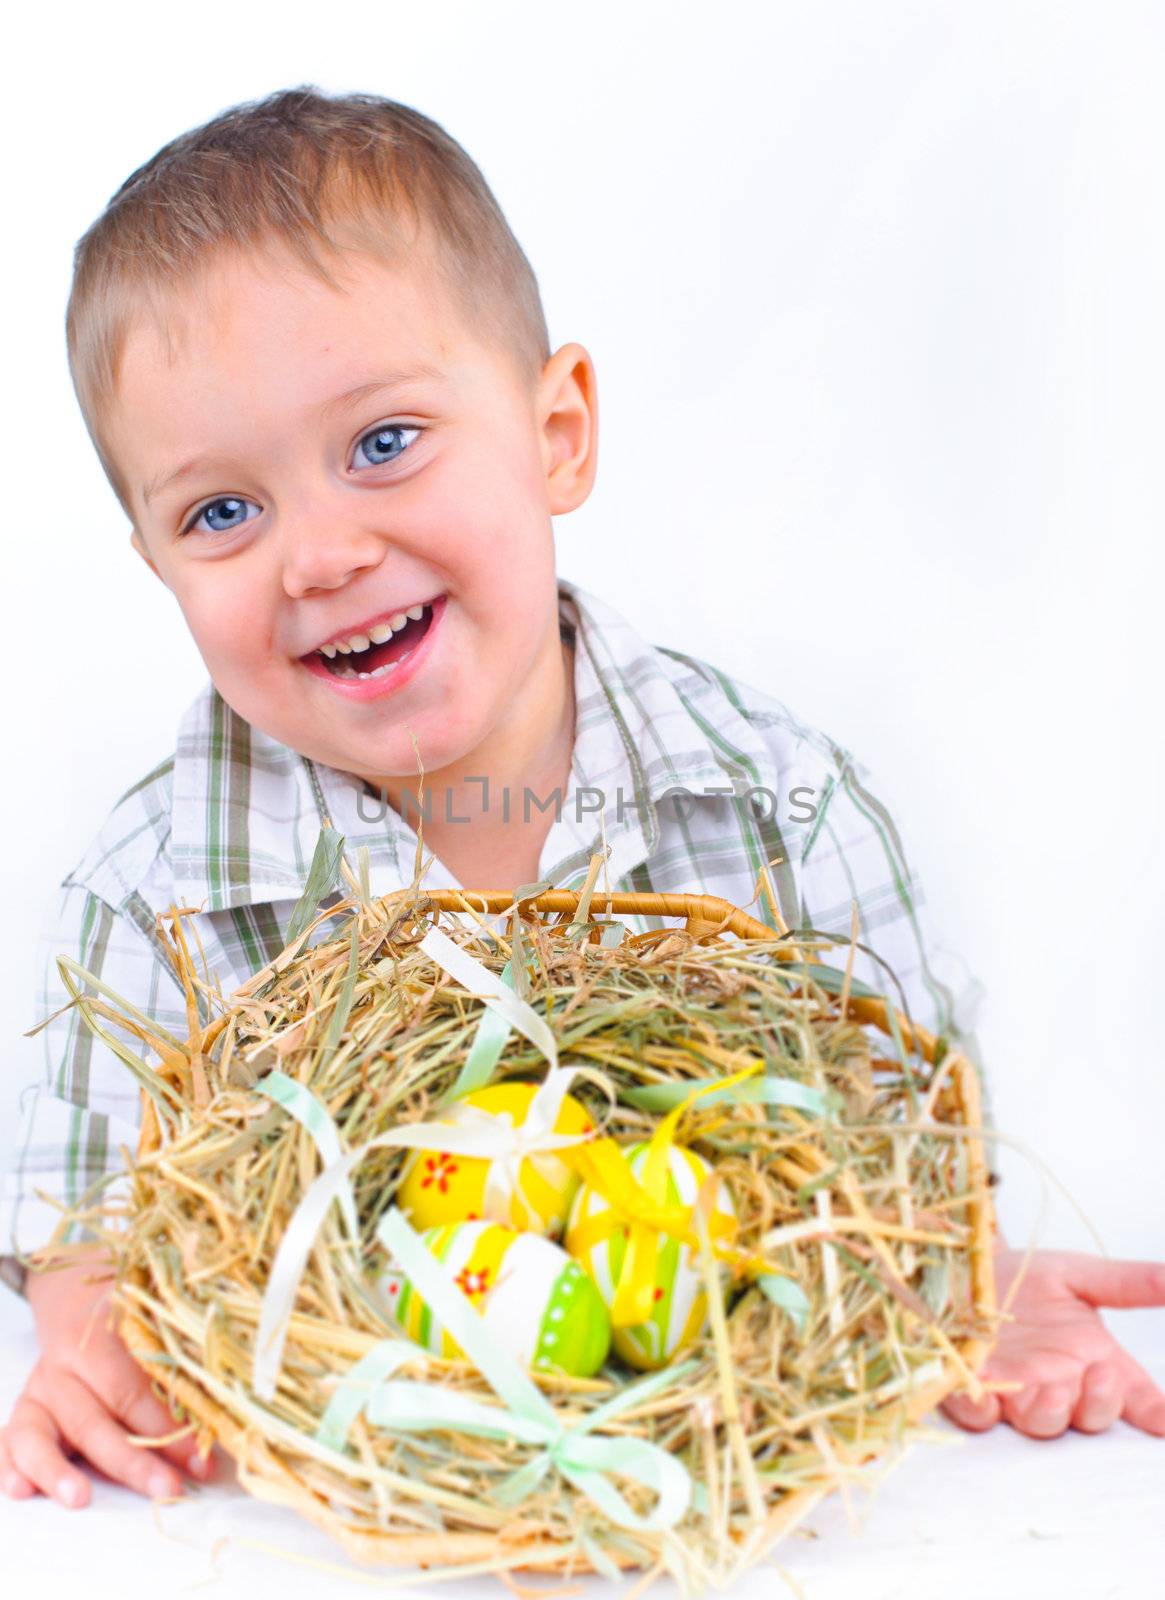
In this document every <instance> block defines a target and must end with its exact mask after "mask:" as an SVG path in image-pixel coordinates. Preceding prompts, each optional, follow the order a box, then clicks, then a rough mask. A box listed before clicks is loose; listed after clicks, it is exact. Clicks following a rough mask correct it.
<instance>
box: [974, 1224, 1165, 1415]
mask: <svg viewBox="0 0 1165 1600" xmlns="http://www.w3.org/2000/svg"><path fill="white" fill-rule="evenodd" d="M1023 1255H1024V1252H1023V1251H1022V1250H1012V1249H1011V1248H1010V1247H1009V1246H1007V1245H1004V1244H1002V1243H999V1244H997V1246H996V1250H995V1273H996V1283H997V1286H998V1292H999V1302H1000V1304H1001V1305H1002V1304H1003V1301H1004V1298H1005V1296H1006V1294H1007V1290H1008V1288H1009V1286H1010V1284H1011V1283H1012V1281H1013V1280H1014V1278H1015V1275H1016V1273H1017V1272H1018V1271H1019V1267H1020V1263H1021V1262H1022V1260H1023ZM1162 1305H1165V1264H1163V1263H1159V1262H1152V1261H1110V1260H1108V1259H1107V1258H1106V1257H1104V1256H1091V1255H1085V1254H1078V1253H1076V1252H1074V1251H1067V1250H1035V1251H1033V1252H1032V1256H1031V1260H1030V1261H1029V1263H1028V1268H1027V1271H1026V1272H1025V1273H1024V1275H1023V1278H1022V1279H1021V1281H1020V1284H1019V1287H1018V1289H1017V1290H1016V1293H1015V1297H1014V1299H1013V1300H1012V1302H1011V1305H1010V1306H1009V1307H1008V1310H1009V1313H1010V1315H1011V1316H1012V1317H1014V1319H1015V1320H1014V1321H1011V1322H1004V1323H1002V1324H1001V1325H1000V1331H999V1339H998V1342H997V1343H996V1346H995V1349H994V1350H993V1351H992V1353H991V1355H990V1357H989V1358H988V1360H987V1361H986V1363H985V1364H984V1366H983V1368H982V1370H981V1372H980V1373H979V1376H980V1377H981V1378H985V1379H996V1380H999V1381H1007V1382H1016V1381H1017V1382H1019V1383H1020V1384H1021V1385H1022V1387H1021V1388H1019V1389H1014V1390H1010V1391H1009V1392H1007V1393H1006V1394H988V1395H985V1396H984V1397H983V1399H982V1400H980V1401H978V1402H976V1401H974V1400H972V1399H971V1398H970V1396H969V1395H966V1394H961V1395H960V1394H952V1395H948V1396H947V1398H946V1399H945V1400H944V1401H943V1402H942V1410H943V1412H944V1413H945V1414H946V1415H947V1416H948V1417H950V1419H951V1421H952V1422H957V1423H958V1425H959V1426H960V1427H961V1428H969V1429H971V1430H972V1431H974V1432H981V1431H982V1430H984V1429H986V1428H991V1427H994V1425H995V1424H996V1423H997V1422H998V1421H999V1420H1000V1418H1002V1419H1003V1420H1004V1421H1005V1422H1009V1423H1010V1424H1011V1426H1012V1427H1013V1428H1017V1429H1018V1430H1019V1431H1020V1432H1021V1433H1026V1434H1028V1435H1030V1436H1031V1438H1033V1439H1052V1438H1055V1436H1056V1435H1057V1434H1061V1433H1063V1432H1064V1430H1065V1429H1066V1428H1067V1427H1068V1426H1069V1425H1071V1426H1072V1427H1073V1428H1077V1429H1079V1431H1080V1432H1081V1433H1100V1432H1102V1431H1103V1430H1104V1429H1105V1428H1107V1427H1109V1426H1110V1425H1111V1424H1112V1423H1113V1422H1115V1421H1116V1419H1117V1418H1118V1417H1123V1418H1124V1420H1125V1421H1126V1422H1129V1423H1131V1424H1132V1425H1133V1427H1135V1428H1143V1429H1144V1430H1145V1432H1146V1433H1155V1434H1161V1435H1165V1394H1163V1393H1162V1391H1161V1390H1160V1389H1159V1388H1158V1387H1157V1385H1156V1384H1155V1383H1154V1382H1153V1380H1152V1378H1150V1376H1149V1374H1148V1373H1147V1372H1146V1371H1145V1369H1144V1368H1143V1367H1142V1366H1140V1365H1138V1363H1137V1362H1136V1361H1134V1360H1133V1358H1132V1356H1131V1355H1129V1353H1128V1351H1127V1350H1123V1349H1122V1348H1121V1346H1120V1345H1119V1344H1118V1343H1117V1341H1116V1339H1115V1338H1114V1337H1113V1335H1112V1334H1111V1333H1110V1332H1109V1331H1108V1329H1107V1328H1106V1327H1105V1325H1104V1323H1103V1322H1102V1321H1101V1317H1100V1312H1099V1311H1098V1310H1097V1307H1098V1306H1120V1307H1125V1308H1128V1307H1132V1306H1162Z"/></svg>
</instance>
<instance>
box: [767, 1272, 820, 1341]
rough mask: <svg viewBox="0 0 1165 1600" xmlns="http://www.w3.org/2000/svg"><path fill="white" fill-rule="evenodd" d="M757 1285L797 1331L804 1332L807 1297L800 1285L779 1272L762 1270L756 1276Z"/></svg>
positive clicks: (807, 1306)
mask: <svg viewBox="0 0 1165 1600" xmlns="http://www.w3.org/2000/svg"><path fill="white" fill-rule="evenodd" d="M756 1284H757V1287H758V1288H760V1289H761V1290H762V1291H763V1292H764V1294H766V1295H767V1296H768V1298H769V1299H770V1300H771V1301H772V1302H773V1304H774V1305H775V1306H780V1308H781V1310H782V1311H783V1312H785V1314H786V1315H787V1316H788V1317H789V1318H790V1319H791V1321H792V1323H793V1326H794V1327H795V1328H796V1330H797V1332H798V1333H799V1334H800V1333H804V1332H805V1319H806V1318H807V1317H808V1315H809V1309H810V1308H809V1297H808V1295H807V1294H806V1293H805V1291H804V1289H802V1287H801V1285H800V1284H799V1283H797V1282H796V1281H795V1280H794V1279H792V1278H786V1277H784V1276H783V1275H782V1274H781V1273H779V1272H762V1273H761V1274H760V1275H759V1276H758V1277H757V1278H756Z"/></svg>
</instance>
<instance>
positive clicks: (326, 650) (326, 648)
mask: <svg viewBox="0 0 1165 1600" xmlns="http://www.w3.org/2000/svg"><path fill="white" fill-rule="evenodd" d="M335 653H336V647H335V645H334V644H322V645H320V654H321V655H322V656H327V658H328V660H329V661H330V660H331V659H332V657H333V656H334V655H335Z"/></svg>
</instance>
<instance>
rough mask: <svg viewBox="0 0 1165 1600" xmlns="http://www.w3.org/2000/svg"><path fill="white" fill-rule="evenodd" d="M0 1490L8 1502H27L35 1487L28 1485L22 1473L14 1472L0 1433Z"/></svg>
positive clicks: (5, 1444)
mask: <svg viewBox="0 0 1165 1600" xmlns="http://www.w3.org/2000/svg"><path fill="white" fill-rule="evenodd" d="M0 1490H2V1491H3V1492H4V1493H5V1494H6V1495H7V1496H8V1498H9V1499H10V1500H27V1499H28V1497H29V1495H30V1494H35V1493H36V1488H35V1486H34V1485H33V1484H31V1483H29V1481H28V1479H27V1478H26V1477H25V1476H24V1473H23V1472H18V1471H17V1470H16V1467H15V1466H14V1464H13V1461H12V1455H11V1452H10V1451H9V1449H8V1445H7V1443H6V1442H5V1439H4V1435H3V1434H2V1433H0Z"/></svg>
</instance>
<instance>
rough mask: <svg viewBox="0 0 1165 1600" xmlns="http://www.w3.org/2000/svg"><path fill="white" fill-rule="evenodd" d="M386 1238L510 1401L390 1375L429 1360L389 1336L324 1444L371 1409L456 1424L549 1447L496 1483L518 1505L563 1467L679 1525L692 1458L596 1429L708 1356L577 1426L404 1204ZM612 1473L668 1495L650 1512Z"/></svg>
mask: <svg viewBox="0 0 1165 1600" xmlns="http://www.w3.org/2000/svg"><path fill="white" fill-rule="evenodd" d="M377 1237H378V1238H379V1239H380V1241H381V1243H382V1244H383V1245H384V1246H385V1248H386V1249H388V1250H389V1251H390V1253H391V1254H392V1256H393V1257H394V1258H395V1260H396V1262H397V1264H398V1266H399V1268H400V1270H401V1271H402V1272H403V1273H404V1274H405V1275H406V1277H407V1278H408V1279H409V1281H410V1282H411V1283H412V1284H413V1285H414V1286H415V1287H416V1289H417V1291H418V1293H419V1294H420V1295H421V1296H422V1297H423V1298H424V1300H425V1301H426V1303H427V1304H428V1305H429V1307H430V1309H431V1310H432V1312H433V1314H434V1315H435V1316H436V1317H437V1319H438V1321H439V1322H440V1323H441V1325H442V1326H443V1327H444V1328H446V1329H447V1330H448V1331H449V1333H450V1334H451V1335H452V1337H453V1338H454V1339H456V1341H457V1343H458V1345H459V1346H460V1347H461V1349H462V1350H463V1351H464V1353H465V1354H466V1356H467V1357H468V1358H469V1359H470V1360H471V1361H472V1362H473V1364H474V1365H475V1366H476V1367H477V1368H478V1370H479V1371H480V1372H481V1373H482V1375H483V1376H484V1377H485V1378H486V1380H487V1381H488V1382H489V1384H490V1386H491V1387H492V1388H493V1389H494V1391H495V1393H496V1394H497V1395H498V1396H499V1398H500V1399H501V1400H502V1401H503V1403H504V1404H503V1406H491V1405H485V1404H484V1403H482V1402H481V1401H479V1400H475V1399H473V1397H472V1396H470V1395H464V1394H458V1393H456V1392H455V1391H454V1390H451V1389H445V1388H441V1387H439V1386H437V1385H434V1384H427V1383H414V1382H407V1381H395V1380H394V1381H389V1379H390V1378H391V1374H392V1372H394V1371H395V1370H396V1368H397V1367H399V1366H401V1365H402V1364H403V1363H404V1362H406V1361H414V1360H417V1359H421V1360H424V1359H427V1358H428V1357H427V1352H425V1351H423V1350H422V1349H420V1347H419V1346H417V1345H413V1344H410V1343H408V1342H407V1341H403V1340H386V1341H384V1342H383V1343H382V1344H379V1345H376V1346H374V1347H373V1349H372V1350H371V1351H369V1353H368V1355H366V1356H364V1357H363V1358H362V1359H361V1360H360V1361H359V1362H357V1364H356V1366H355V1367H353V1368H352V1370H351V1371H350V1372H349V1373H348V1374H347V1376H346V1377H345V1379H344V1381H343V1382H342V1383H341V1385H340V1387H339V1388H338V1389H337V1391H336V1393H335V1394H334V1395H333V1396H332V1399H331V1401H330V1402H329V1404H328V1408H327V1410H326V1411H325V1412H324V1415H323V1418H322V1420H321V1422H320V1426H319V1429H318V1431H317V1434H316V1438H317V1440H318V1441H319V1442H320V1443H321V1444H324V1445H327V1446H329V1447H331V1448H333V1449H342V1448H343V1446H344V1442H345V1440H346V1438H347V1434H348V1430H349V1428H350V1427H351V1425H352V1423H353V1421H354V1420H355V1418H356V1416H357V1414H358V1413H359V1412H360V1411H361V1410H363V1412H364V1415H365V1417H366V1418H367V1420H368V1421H369V1422H370V1423H372V1424H373V1425H374V1426H375V1427H380V1428H385V1429H387V1430H389V1431H391V1432H394V1433H395V1432H398V1431H399V1432H413V1433H427V1432H430V1431H432V1430H434V1429H437V1428H447V1429H450V1430H452V1431H455V1432H463V1433H477V1434H482V1435H484V1436H486V1437H487V1438H493V1439H519V1440H521V1441H522V1443H524V1444H534V1445H541V1446H542V1449H541V1451H540V1453H539V1454H538V1455H536V1456H534V1457H533V1458H532V1460H530V1461H528V1462H527V1463H526V1464H525V1466H523V1467H520V1468H519V1469H518V1471H517V1472H514V1473H511V1474H510V1476H509V1477H508V1478H506V1479H504V1480H503V1481H502V1482H501V1483H500V1484H499V1485H498V1486H497V1487H496V1488H495V1489H494V1491H493V1496H494V1498H495V1499H497V1500H501V1501H504V1502H505V1503H506V1504H511V1505H512V1504H516V1503H518V1502H519V1501H521V1500H524V1499H525V1498H526V1497H527V1495H529V1494H531V1493H532V1492H533V1491H534V1489H536V1488H537V1486H538V1484H539V1483H541V1481H542V1480H543V1478H544V1477H545V1476H546V1474H547V1473H548V1472H549V1471H551V1470H552V1469H553V1470H555V1471H557V1472H559V1473H561V1475H562V1476H563V1477H564V1478H566V1479H568V1480H569V1481H570V1482H571V1483H572V1484H574V1486H575V1488H576V1489H578V1491H579V1493H580V1494H584V1495H586V1496H587V1498H588V1499H589V1500H591V1501H592V1502H593V1503H594V1504H595V1505H596V1506H598V1508H599V1509H600V1510H601V1511H602V1512H604V1513H605V1515H606V1516H607V1517H609V1518H610V1520H611V1521H612V1522H614V1523H617V1524H618V1525H619V1526H621V1527H624V1528H632V1529H640V1530H661V1529H665V1528H671V1527H674V1526H675V1524H676V1523H677V1522H678V1521H679V1520H680V1518H681V1517H682V1516H683V1515H684V1513H685V1511H686V1510H687V1508H688V1506H689V1504H690V1503H691V1498H692V1481H691V1478H690V1476H689V1474H688V1471H687V1469H686V1468H685V1467H684V1465H683V1463H682V1462H681V1461H680V1460H678V1458H677V1457H675V1456H673V1455H671V1454H670V1453H669V1452H668V1451H666V1450H664V1449H661V1447H660V1446H659V1445H655V1444H652V1443H651V1442H650V1441H649V1440H646V1439H641V1438H636V1437H634V1436H630V1435H625V1436H619V1437H610V1436H606V1437H596V1436H595V1431H594V1430H595V1429H596V1428H598V1427H600V1426H601V1425H602V1424H604V1423H605V1422H607V1421H609V1420H610V1419H611V1418H612V1417H614V1416H617V1415H618V1414H619V1413H620V1412H623V1411H626V1410H628V1409H630V1408H631V1407H633V1406H635V1405H639V1404H642V1403H643V1402H644V1401H646V1400H649V1399H651V1398H652V1396H654V1395H656V1394H658V1393H659V1392H661V1391H662V1390H663V1389H666V1388H668V1387H670V1386H671V1385H673V1384H677V1383H679V1382H680V1381H681V1380H682V1379H683V1378H685V1377H687V1375H688V1374H689V1373H690V1372H692V1371H693V1370H694V1369H695V1368H696V1367H697V1366H698V1365H699V1362H698V1361H687V1362H684V1363H682V1364H681V1365H679V1366H675V1367H669V1368H666V1369H665V1370H664V1371H662V1372H655V1373H652V1374H650V1375H649V1376H648V1377H646V1378H644V1379H641V1380H639V1381H638V1382H636V1383H632V1384H629V1385H626V1386H625V1387H624V1388H622V1389H621V1390H620V1391H619V1392H618V1393H617V1394H615V1395H613V1396H612V1397H611V1399H609V1400H607V1401H604V1403H603V1404H602V1405H599V1406H596V1407H595V1409H594V1410H593V1411H591V1412H590V1413H589V1414H588V1415H587V1416H586V1417H585V1418H584V1419H583V1420H582V1421H581V1422H577V1423H575V1424H573V1425H572V1426H568V1425H567V1424H566V1423H564V1422H563V1420H562V1419H561V1417H560V1416H559V1415H558V1412H557V1411H556V1410H555V1408H554V1406H553V1405H552V1404H551V1403H550V1401H549V1400H547V1398H546V1396H545V1395H544V1394H543V1393H542V1391H541V1390H540V1389H539V1388H538V1387H537V1385H536V1384H535V1383H533V1382H532V1381H531V1379H530V1378H529V1377H528V1376H527V1374H526V1373H525V1372H523V1371H522V1369H521V1367H520V1366H519V1365H518V1363H517V1362H516V1361H515V1360H514V1358H513V1356H512V1355H511V1354H510V1353H509V1351H508V1350H506V1349H505V1348H504V1347H503V1346H502V1345H501V1344H500V1343H499V1342H498V1340H497V1339H496V1337H495V1336H494V1334H493V1333H492V1332H491V1331H490V1329H489V1328H488V1326H487V1325H486V1322H485V1319H484V1318H483V1317H482V1316H481V1314H480V1312H478V1311H476V1310H475V1309H474V1307H473V1305H472V1304H471V1303H470V1301H469V1299H468V1298H467V1297H466V1296H465V1295H464V1294H463V1293H462V1292H461V1290H460V1289H459V1288H458V1287H457V1285H456V1284H455V1283H454V1282H453V1281H452V1279H451V1278H450V1277H449V1276H448V1275H447V1273H446V1272H445V1270H444V1269H443V1268H442V1265H441V1263H440V1262H439V1261H438V1260H437V1258H436V1257H435V1256H434V1255H433V1254H432V1252H431V1251H430V1250H428V1249H427V1248H426V1246H425V1244H424V1242H423V1240H421V1239H420V1238H419V1237H418V1236H417V1234H416V1233H415V1232H414V1231H413V1229H412V1228H411V1227H410V1226H409V1224H408V1223H407V1222H406V1221H405V1219H404V1217H403V1215H402V1213H401V1212H400V1211H399V1209H398V1208H396V1207H395V1206H394V1207H393V1208H392V1210H390V1211H389V1212H388V1213H387V1214H386V1215H385V1217H384V1218H383V1219H382V1221H381V1223H380V1226H379V1228H378V1229H377ZM611 1473H616V1474H619V1475H621V1476H624V1477H628V1478H632V1479H634V1480H636V1481H637V1482H639V1483H641V1484H643V1485H644V1486H645V1487H647V1488H649V1489H652V1490H654V1491H655V1493H656V1495H657V1497H658V1498H657V1501H656V1505H655V1509H654V1510H653V1511H652V1512H650V1513H649V1514H648V1515H647V1516H641V1515H640V1514H639V1513H638V1512H637V1511H634V1510H633V1509H632V1507H631V1506H630V1505H629V1504H628V1503H627V1500H626V1499H625V1498H624V1496H623V1495H622V1494H621V1493H620V1492H619V1490H618V1489H616V1488H615V1486H614V1484H612V1483H611V1482H610V1481H609V1478H608V1476H607V1475H608V1474H611Z"/></svg>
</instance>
